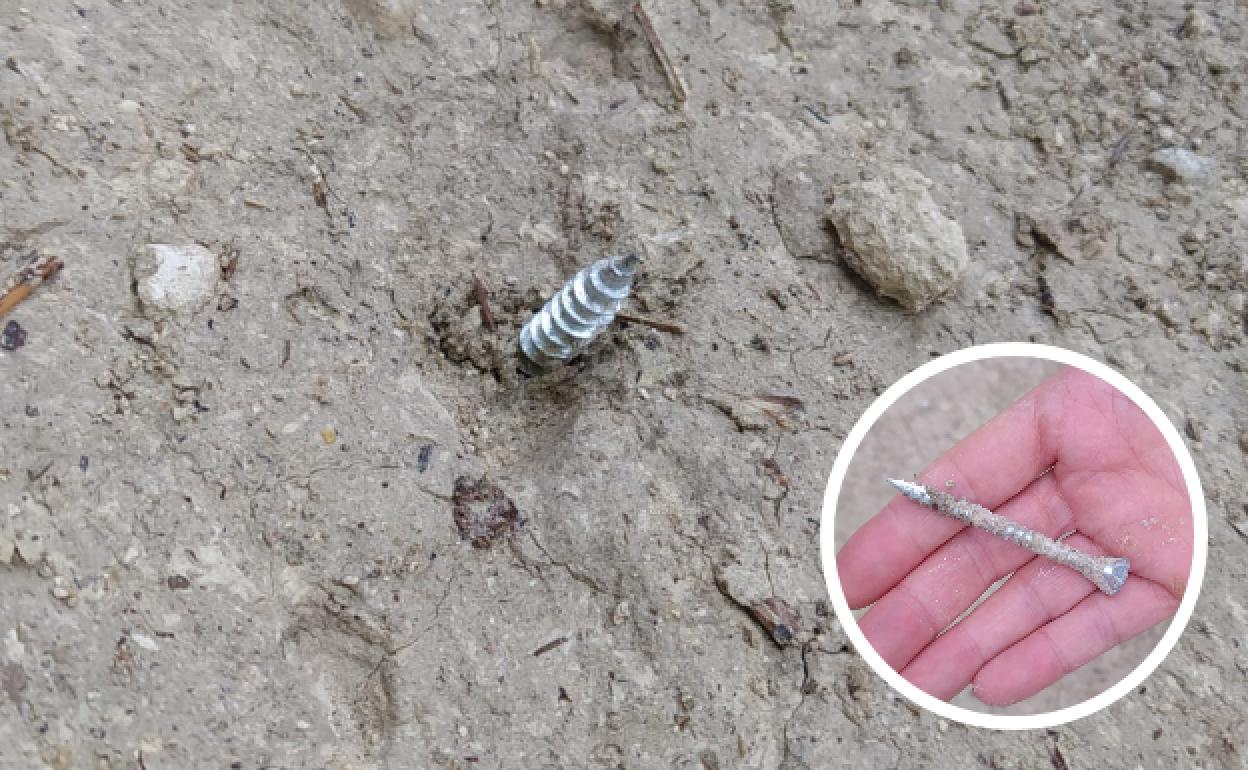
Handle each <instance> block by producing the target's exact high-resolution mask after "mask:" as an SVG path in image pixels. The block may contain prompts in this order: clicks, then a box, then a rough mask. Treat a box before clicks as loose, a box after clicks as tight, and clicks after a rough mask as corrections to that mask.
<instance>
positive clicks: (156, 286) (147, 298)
mask: <svg viewBox="0 0 1248 770" xmlns="http://www.w3.org/2000/svg"><path fill="white" fill-rule="evenodd" d="M219 271H220V268H219V266H218V264H217V257H216V255H214V254H213V253H212V252H211V251H209V250H208V249H205V248H204V247H203V246H200V245H199V244H197V243H184V244H177V245H172V244H168V243H149V244H148V245H147V246H144V247H143V249H142V250H141V251H140V252H139V254H138V256H137V257H136V258H135V261H134V277H135V278H136V279H137V280H138V288H139V300H140V301H141V302H142V303H143V310H144V312H145V313H147V314H148V315H157V316H168V315H178V314H187V313H193V312H195V311H196V310H198V309H199V308H200V307H201V306H202V305H203V304H204V303H205V302H207V301H208V300H209V299H211V298H212V295H213V292H214V291H216V285H217V275H218V273H219Z"/></svg>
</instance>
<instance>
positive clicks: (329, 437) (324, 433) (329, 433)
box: [321, 426, 338, 446]
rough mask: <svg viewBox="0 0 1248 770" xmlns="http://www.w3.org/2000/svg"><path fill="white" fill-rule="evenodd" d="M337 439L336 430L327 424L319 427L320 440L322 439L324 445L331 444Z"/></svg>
mask: <svg viewBox="0 0 1248 770" xmlns="http://www.w3.org/2000/svg"><path fill="white" fill-rule="evenodd" d="M337 440H338V431H336V430H334V429H333V428H331V427H328V426H326V427H324V428H321V441H324V442H325V445H326V446H329V445H330V444H333V443H334V442H335V441H337Z"/></svg>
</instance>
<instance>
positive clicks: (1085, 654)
mask: <svg viewBox="0 0 1248 770" xmlns="http://www.w3.org/2000/svg"><path fill="white" fill-rule="evenodd" d="M1178 606H1179V600H1178V599H1177V598H1176V597H1175V596H1174V595H1173V594H1171V593H1170V591H1169V590H1167V589H1166V588H1164V587H1162V586H1160V585H1158V584H1156V583H1154V582H1152V581H1151V580H1128V581H1127V582H1126V584H1125V585H1124V586H1123V587H1122V590H1121V591H1119V592H1118V593H1117V594H1115V595H1114V596H1106V595H1105V594H1102V593H1099V592H1096V593H1092V594H1090V595H1089V596H1088V597H1087V598H1085V599H1084V600H1083V601H1081V602H1079V603H1078V604H1077V605H1075V607H1074V609H1072V610H1070V611H1069V612H1067V613H1066V614H1065V615H1062V616H1061V617H1059V618H1056V619H1054V620H1052V621H1050V622H1049V623H1046V624H1045V625H1043V626H1041V627H1040V628H1038V629H1036V631H1034V632H1033V633H1031V634H1029V635H1028V636H1026V637H1025V638H1024V639H1023V640H1022V641H1020V642H1018V643H1017V644H1015V645H1013V646H1011V647H1010V648H1009V649H1007V650H1005V651H1004V652H1002V653H1001V654H1000V655H997V656H996V657H995V658H993V659H992V660H990V661H988V663H987V664H985V665H984V667H983V668H981V669H980V670H979V673H977V674H976V675H975V678H974V680H973V682H972V686H973V688H974V692H975V696H976V697H977V698H979V699H980V700H981V701H983V702H984V703H987V704H989V705H993V706H1008V705H1010V704H1012V703H1017V702H1018V701H1020V700H1022V699H1023V698H1027V697H1030V696H1032V695H1034V694H1036V693H1038V692H1040V691H1041V690H1043V689H1044V688H1045V687H1048V686H1049V685H1051V684H1053V683H1054V682H1056V681H1057V680H1058V679H1060V678H1062V677H1063V676H1065V675H1066V674H1069V673H1070V672H1071V671H1074V670H1075V669H1077V668H1079V667H1080V666H1082V665H1083V664H1085V663H1087V662H1088V661H1090V660H1092V659H1093V658H1095V657H1096V656H1098V655H1100V654H1101V653H1103V652H1105V651H1106V650H1108V649H1110V648H1112V647H1116V646H1117V645H1119V644H1121V643H1122V642H1125V641H1126V640H1127V639H1130V638H1131V637H1133V636H1135V635H1136V634H1139V633H1141V632H1143V631H1146V630H1148V629H1149V628H1152V627H1153V626H1154V625H1156V624H1157V623H1160V622H1161V621H1163V620H1165V619H1166V618H1168V617H1170V616H1171V615H1173V614H1174V612H1175V610H1177V609H1178Z"/></svg>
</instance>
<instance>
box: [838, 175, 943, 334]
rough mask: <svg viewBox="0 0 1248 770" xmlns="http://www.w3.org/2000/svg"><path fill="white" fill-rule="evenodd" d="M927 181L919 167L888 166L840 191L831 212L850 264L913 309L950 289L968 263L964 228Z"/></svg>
mask: <svg viewBox="0 0 1248 770" xmlns="http://www.w3.org/2000/svg"><path fill="white" fill-rule="evenodd" d="M927 185H928V180H927V179H926V178H925V177H924V176H923V175H922V174H920V173H918V172H917V171H913V170H911V169H908V168H904V167H901V166H892V167H885V168H882V169H880V173H879V174H878V175H877V176H876V177H875V178H874V179H871V180H869V181H867V182H861V183H858V184H855V185H850V186H847V187H846V188H844V189H842V190H840V191H838V192H837V194H836V197H835V202H834V203H833V204H832V206H831V209H830V211H829V214H828V218H829V220H831V222H832V224H833V225H834V226H835V227H836V231H837V234H838V235H839V236H840V239H841V243H842V244H843V245H844V246H845V248H846V253H845V255H844V257H845V261H846V262H847V263H848V264H849V266H850V267H852V268H853V269H854V271H855V272H857V273H858V274H859V275H861V276H862V277H863V278H865V279H866V280H867V282H868V283H870V284H871V285H872V286H874V287H875V289H876V291H878V292H879V293H880V294H883V295H884V296H886V297H891V298H893V299H895V300H897V301H898V302H899V303H901V305H902V306H904V307H905V308H906V309H908V310H911V311H913V312H918V311H920V310H922V309H923V308H925V307H926V306H927V305H928V304H929V303H931V302H932V300H934V299H936V298H937V297H939V296H940V295H941V294H944V293H945V292H947V291H948V290H949V289H951V288H952V287H953V285H954V283H955V282H956V281H957V279H958V276H959V275H960V274H961V272H962V270H963V269H964V268H965V267H966V263H967V253H966V241H965V240H964V239H963V237H962V228H961V227H960V226H959V225H958V223H957V222H955V221H954V220H952V219H950V218H948V217H946V216H945V215H944V214H943V213H942V212H941V210H940V208H939V207H938V206H937V205H936V202H935V201H933V200H932V197H931V195H929V194H928V191H927Z"/></svg>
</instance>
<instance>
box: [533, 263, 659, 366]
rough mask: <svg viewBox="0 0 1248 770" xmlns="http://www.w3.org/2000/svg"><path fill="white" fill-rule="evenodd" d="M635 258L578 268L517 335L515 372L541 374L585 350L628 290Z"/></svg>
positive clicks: (611, 315)
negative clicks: (517, 366) (517, 370)
mask: <svg viewBox="0 0 1248 770" xmlns="http://www.w3.org/2000/svg"><path fill="white" fill-rule="evenodd" d="M637 262H638V260H637V256H636V255H634V254H626V255H622V256H616V257H608V258H606V259H600V260H598V261H597V262H595V263H594V264H592V265H590V266H589V267H586V268H583V269H582V270H581V271H580V272H578V273H577V274H576V275H574V276H573V277H572V280H570V281H568V282H567V283H566V284H564V286H563V288H562V289H560V290H559V291H558V292H556V293H555V295H554V296H553V297H551V298H550V299H549V300H548V301H547V302H546V304H545V305H543V306H542V309H541V310H539V311H538V312H537V313H536V314H535V315H534V316H533V317H532V318H531V319H529V322H528V323H527V324H525V325H524V328H523V329H521V330H520V354H521V355H520V366H521V368H522V369H523V370H524V371H526V372H528V373H529V374H541V373H542V372H544V371H546V370H547V369H548V368H550V367H551V366H554V365H556V364H559V363H563V362H565V361H567V360H568V359H570V358H572V357H573V356H575V355H576V354H577V353H579V352H581V351H582V350H584V349H585V347H586V346H587V345H589V343H590V342H591V341H593V339H594V338H595V337H597V336H598V335H599V334H601V333H602V330H603V329H604V328H606V326H607V325H608V324H610V323H611V320H612V319H613V318H615V314H616V311H618V310H619V309H620V305H621V304H623V302H624V299H625V298H626V297H627V296H628V293H629V291H631V290H632V287H633V276H634V275H635V274H636V272H637Z"/></svg>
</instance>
